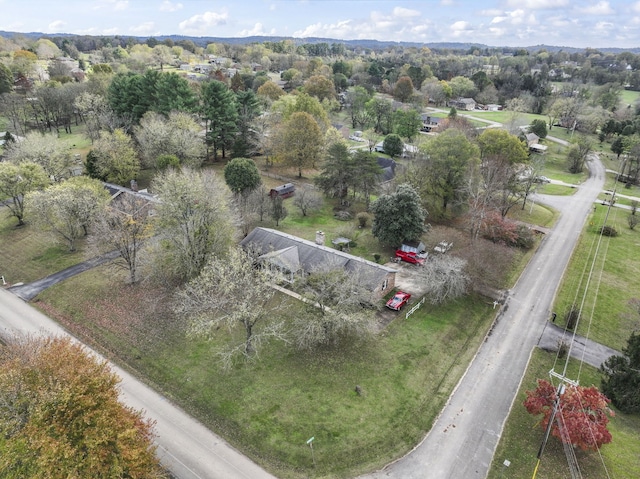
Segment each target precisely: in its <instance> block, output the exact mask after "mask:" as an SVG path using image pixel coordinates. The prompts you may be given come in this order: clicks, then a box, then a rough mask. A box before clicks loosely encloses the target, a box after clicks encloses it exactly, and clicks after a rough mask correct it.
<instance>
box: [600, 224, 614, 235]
mask: <svg viewBox="0 0 640 479" xmlns="http://www.w3.org/2000/svg"><path fill="white" fill-rule="evenodd" d="M600 234H601V235H603V236H610V237H611V238H614V237H616V236H618V230H616V229H615V228H614V227H613V226H607V225H605V226H603V227H602V228H600Z"/></svg>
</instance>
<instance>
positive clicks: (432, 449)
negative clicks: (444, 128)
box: [364, 160, 605, 479]
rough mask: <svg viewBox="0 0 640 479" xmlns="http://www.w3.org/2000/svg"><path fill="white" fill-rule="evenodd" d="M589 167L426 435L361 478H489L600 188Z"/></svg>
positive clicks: (596, 171) (599, 177) (598, 167)
mask: <svg viewBox="0 0 640 479" xmlns="http://www.w3.org/2000/svg"><path fill="white" fill-rule="evenodd" d="M589 166H590V169H591V176H590V178H589V180H587V181H586V182H584V183H583V184H582V185H581V186H580V189H579V190H578V191H577V192H576V194H575V195H573V196H571V197H564V199H563V200H561V201H559V202H558V205H559V206H561V207H562V212H563V213H562V214H561V216H560V218H559V220H558V223H557V224H556V226H555V227H554V229H553V230H552V231H551V233H550V234H548V235H547V236H546V237H545V239H544V241H543V242H542V244H541V246H540V248H539V250H538V252H537V253H536V254H535V255H534V257H533V258H532V260H531V263H530V264H529V266H528V267H527V268H526V270H525V271H524V273H523V274H522V276H521V277H520V280H519V281H518V283H517V285H516V286H515V287H514V288H513V290H511V291H509V292H508V295H507V299H506V300H505V303H504V305H503V306H502V308H501V310H500V312H499V313H498V315H497V319H496V324H495V326H494V327H493V329H492V331H491V332H490V334H489V335H488V336H487V338H486V340H485V342H484V343H483V345H482V346H481V348H480V349H479V350H478V352H477V354H476V357H475V358H474V360H473V362H472V363H471V364H470V366H469V368H468V369H467V372H466V373H465V375H464V377H463V378H462V379H461V380H460V382H459V384H458V385H457V387H456V390H455V391H454V393H453V394H452V396H451V397H450V398H449V401H448V403H447V405H446V406H445V408H444V409H443V411H442V412H441V414H440V416H439V418H438V419H437V420H436V422H435V424H434V426H433V428H432V429H431V431H430V432H429V433H428V434H427V436H426V437H425V439H424V440H423V441H422V443H421V444H419V445H418V446H417V447H416V448H415V449H414V450H413V451H412V452H411V453H409V454H408V455H407V456H405V457H404V458H402V459H400V460H398V461H396V462H395V463H392V464H390V465H388V466H386V467H385V468H384V469H383V470H381V471H377V472H375V473H373V474H370V475H367V476H364V477H366V478H370V479H374V478H375V479H382V478H402V479H412V478H421V479H423V478H429V479H463V478H464V479H473V478H477V479H484V478H485V477H486V475H487V473H488V471H489V467H490V465H491V460H492V458H493V453H494V451H495V448H496V446H497V444H498V441H499V439H500V434H501V432H502V428H503V427H504V422H505V420H506V418H507V416H508V415H509V410H510V408H511V407H512V404H513V401H514V398H515V396H516V393H517V391H518V388H519V386H520V382H521V378H522V376H523V373H524V371H525V370H526V368H527V364H528V361H529V357H530V354H531V351H532V350H533V348H534V347H535V346H536V345H537V344H538V341H539V340H540V339H541V337H542V334H543V331H544V329H545V326H546V325H547V323H548V319H549V317H550V314H551V311H550V310H549V308H550V306H551V305H552V304H553V300H554V297H555V294H556V290H557V288H558V285H559V284H560V280H561V278H562V274H563V272H564V270H565V268H566V266H567V264H568V262H569V259H570V256H571V253H572V251H573V248H574V246H575V244H576V242H577V240H578V238H579V235H580V232H581V231H582V228H583V226H584V222H585V219H586V217H587V214H588V213H589V211H590V210H591V208H593V201H594V199H595V198H596V196H597V195H598V193H599V192H600V191H601V190H602V187H603V184H604V177H605V173H604V168H603V166H602V164H601V163H600V161H599V160H594V161H591V162H590V164H589ZM510 459H512V462H513V460H514V458H510Z"/></svg>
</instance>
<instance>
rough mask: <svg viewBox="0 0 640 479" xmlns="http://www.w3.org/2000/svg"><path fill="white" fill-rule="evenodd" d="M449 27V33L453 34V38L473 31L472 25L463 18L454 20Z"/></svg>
mask: <svg viewBox="0 0 640 479" xmlns="http://www.w3.org/2000/svg"><path fill="white" fill-rule="evenodd" d="M449 28H450V29H451V34H452V35H453V37H454V38H458V37H462V36H465V35H468V34H470V33H473V31H474V29H473V25H472V24H471V23H469V22H466V21H464V20H459V21H457V22H454V23H453V24H451V26H450V27H449Z"/></svg>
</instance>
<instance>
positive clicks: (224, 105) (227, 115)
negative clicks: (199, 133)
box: [202, 80, 238, 159]
mask: <svg viewBox="0 0 640 479" xmlns="http://www.w3.org/2000/svg"><path fill="white" fill-rule="evenodd" d="M202 100H203V106H202V113H203V116H204V117H205V119H206V120H207V123H208V132H207V141H208V142H209V144H211V146H212V147H213V157H214V159H217V158H218V151H222V158H225V157H226V150H227V149H228V148H229V147H230V146H231V145H232V144H233V142H234V141H235V137H236V133H237V131H238V126H237V122H238V109H237V103H236V96H235V95H234V94H233V92H232V91H231V90H229V87H227V85H226V84H224V83H223V82H221V81H218V80H212V81H210V82H209V83H206V84H204V85H203V87H202Z"/></svg>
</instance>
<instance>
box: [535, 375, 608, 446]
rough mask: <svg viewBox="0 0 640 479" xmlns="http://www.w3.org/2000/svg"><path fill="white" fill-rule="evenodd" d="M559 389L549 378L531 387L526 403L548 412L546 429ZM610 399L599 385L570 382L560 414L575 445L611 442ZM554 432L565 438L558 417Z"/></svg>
mask: <svg viewBox="0 0 640 479" xmlns="http://www.w3.org/2000/svg"><path fill="white" fill-rule="evenodd" d="M556 395H557V390H556V388H555V387H554V386H553V385H552V384H551V383H550V382H549V381H547V380H544V379H538V387H537V388H536V389H534V390H533V391H527V399H526V400H525V401H524V407H526V408H527V411H529V413H530V414H535V415H538V414H544V417H543V419H542V421H541V422H540V425H541V426H542V429H546V428H547V425H548V424H549V419H550V418H551V415H552V413H553V406H554V401H555V399H556ZM609 402H610V400H609V399H608V398H607V397H606V396H605V395H604V394H602V393H601V392H600V391H599V390H598V388H597V387H595V386H591V387H588V388H587V387H584V386H567V387H566V389H565V391H564V394H562V395H561V396H560V406H559V408H558V413H557V416H556V417H557V418H562V421H561V422H562V423H563V424H564V426H565V427H566V433H567V435H568V437H569V440H570V442H571V444H572V445H574V446H577V447H579V448H580V449H583V450H594V451H595V450H597V449H599V448H600V446H602V445H603V444H608V443H610V442H611V433H610V432H609V431H608V430H607V424H608V423H609V416H612V417H613V416H614V413H613V411H612V410H611V409H609V406H608V405H609ZM551 434H553V435H554V436H555V437H557V438H559V439H560V440H562V436H561V434H560V429H559V427H558V421H557V420H556V421H555V423H554V424H553V425H552V427H551Z"/></svg>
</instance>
